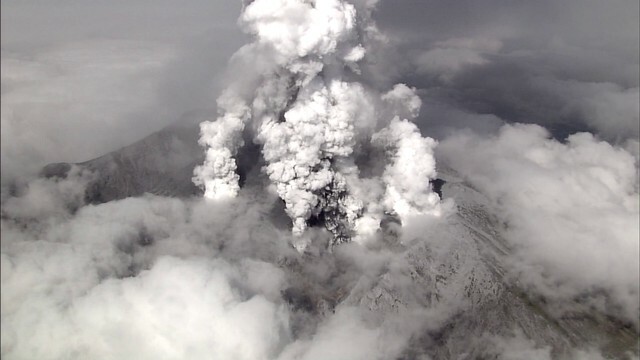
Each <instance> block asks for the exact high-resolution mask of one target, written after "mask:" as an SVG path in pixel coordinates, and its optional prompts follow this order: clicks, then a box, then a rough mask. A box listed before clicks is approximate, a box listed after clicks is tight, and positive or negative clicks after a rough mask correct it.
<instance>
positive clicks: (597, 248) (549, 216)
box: [439, 125, 640, 323]
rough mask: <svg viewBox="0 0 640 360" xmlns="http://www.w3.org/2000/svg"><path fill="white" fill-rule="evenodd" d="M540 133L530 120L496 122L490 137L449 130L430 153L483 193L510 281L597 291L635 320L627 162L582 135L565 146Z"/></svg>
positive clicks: (634, 232) (557, 293)
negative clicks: (508, 259)
mask: <svg viewBox="0 0 640 360" xmlns="http://www.w3.org/2000/svg"><path fill="white" fill-rule="evenodd" d="M548 136H549V135H548V133H547V132H546V131H545V130H544V129H543V128H541V127H539V126H535V125H513V126H511V125H505V126H503V127H502V128H501V130H500V133H499V134H498V135H497V136H495V137H487V138H484V137H480V136H477V135H472V134H461V135H457V136H452V137H451V138H449V139H447V140H445V141H443V142H442V143H441V146H440V148H439V153H440V156H441V157H442V159H444V160H445V161H446V162H448V163H449V164H450V165H451V166H452V167H453V168H454V169H456V170H457V171H459V172H460V173H461V174H462V175H464V176H465V178H467V179H468V181H469V182H470V183H471V184H472V185H474V186H476V187H478V188H479V189H480V191H481V192H483V193H484V194H486V195H488V196H489V197H490V198H491V199H492V200H493V202H494V205H495V206H496V208H497V209H498V211H499V213H500V216H501V217H502V219H503V221H505V223H506V229H505V230H504V231H505V234H506V235H507V237H508V239H509V241H510V244H511V245H512V246H513V249H514V255H515V257H514V258H513V259H512V264H511V266H512V267H513V268H512V270H513V271H515V272H516V273H517V274H518V278H519V280H521V281H522V282H523V283H524V284H526V285H529V286H533V287H534V288H535V289H536V290H537V291H540V292H541V293H542V294H544V295H545V296H548V297H549V298H552V299H554V298H555V299H568V298H573V297H577V296H580V295H587V296H594V297H598V296H600V295H598V294H599V292H600V291H604V292H605V294H607V295H606V297H607V298H608V303H607V305H606V306H605V309H603V310H605V311H610V312H613V313H618V314H622V315H623V316H624V317H625V318H626V319H628V320H629V321H631V322H634V323H635V322H637V316H638V311H639V309H638V302H639V301H640V297H639V289H638V281H639V278H638V276H639V275H638V271H637V270H638V250H639V248H638V247H639V239H640V233H639V231H640V230H639V228H640V226H639V224H638V222H639V219H640V215H639V204H638V199H639V195H638V168H637V165H636V160H635V158H634V157H633V156H632V155H631V154H630V153H628V152H626V151H625V150H624V149H622V148H618V147H614V146H612V145H610V144H608V143H606V142H603V141H599V140H597V139H595V138H594V137H593V136H592V135H591V134H588V133H579V134H574V135H572V136H570V137H569V138H568V139H567V142H566V143H560V142H558V141H555V140H552V139H549V138H548ZM595 303H596V302H595V301H594V303H593V304H595Z"/></svg>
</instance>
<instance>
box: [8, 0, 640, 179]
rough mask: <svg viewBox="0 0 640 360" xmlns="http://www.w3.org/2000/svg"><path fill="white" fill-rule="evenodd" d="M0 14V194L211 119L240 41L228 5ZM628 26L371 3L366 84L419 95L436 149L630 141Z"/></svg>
mask: <svg viewBox="0 0 640 360" xmlns="http://www.w3.org/2000/svg"><path fill="white" fill-rule="evenodd" d="M1 6H2V43H1V48H2V103H3V107H2V160H3V161H2V169H3V175H2V177H3V179H5V180H6V179H7V178H8V177H9V176H13V175H16V176H17V175H20V174H25V173H33V172H34V171H36V170H37V169H38V168H39V167H40V166H42V165H44V164H46V163H48V162H53V161H82V160H87V159H90V158H93V157H95V156H98V155H101V154H103V153H105V152H107V151H110V150H113V149H115V148H118V147H120V146H123V145H126V144H128V143H131V142H133V141H135V140H137V139H139V138H141V137H143V136H144V135H146V134H148V133H151V132H153V131H155V130H158V129H159V128H161V127H163V126H165V125H166V124H169V123H171V122H174V121H177V119H179V117H180V115H182V114H183V113H184V112H188V111H191V110H196V109H203V108H208V109H211V108H212V105H213V104H214V99H215V98H216V96H217V94H218V92H219V89H220V86H221V84H224V83H226V82H228V81H227V80H224V81H223V80H222V75H223V73H224V69H225V66H226V63H227V61H228V59H229V57H230V55H231V54H232V53H233V52H234V51H235V50H236V49H237V48H239V47H240V46H241V45H242V44H243V43H245V42H246V40H247V37H246V36H245V35H243V34H242V33H241V32H240V30H239V29H238V27H237V26H236V18H237V17H238V15H239V12H240V2H235V1H189V2H179V1H170V0H163V1H141V0H134V1H115V2H114V1H102V0H100V1H91V2H89V1H71V0H67V1H56V2H43V1H29V0H27V1H5V2H3V3H2V5H1ZM637 14H638V2H637V1H634V0H614V1H608V2H606V3H605V2H602V1H591V0H589V1H577V0H570V1H564V2H561V3H558V2H557V1H546V0H545V1H536V2H529V1H504V0H488V1H482V2H476V1H457V2H443V1H411V0H401V1H390V0H387V1H381V2H380V4H379V5H378V11H377V12H376V13H375V15H374V16H375V19H376V20H377V22H378V25H379V27H380V28H381V30H382V32H383V33H384V34H386V35H387V36H388V37H389V43H388V48H387V49H386V50H385V51H383V52H382V54H381V56H380V57H379V58H378V60H377V61H379V63H380V69H379V72H378V74H377V76H379V77H380V78H381V80H380V81H381V82H386V83H394V82H398V81H402V82H405V83H407V84H408V85H410V86H415V87H417V88H418V89H419V92H420V94H421V96H422V99H423V102H424V106H423V108H422V112H421V117H420V119H419V123H420V126H421V127H422V128H423V130H426V131H429V132H430V135H432V136H436V137H442V136H444V135H446V134H449V133H450V131H451V129H452V128H460V127H469V128H472V129H475V130H477V131H490V132H491V131H495V129H497V127H498V126H499V125H500V124H501V123H502V122H530V123H538V124H543V125H544V126H547V127H548V128H550V129H551V131H552V132H553V133H554V134H556V135H557V136H559V137H560V138H564V137H565V136H566V135H568V134H569V133H572V132H575V131H577V130H591V131H594V132H597V133H599V134H601V135H602V136H603V137H605V138H607V139H610V140H613V141H620V140H624V139H625V138H628V137H631V138H638V135H639V130H638V101H637V100H638V81H639V80H638V76H639V75H638V71H639V70H638V66H639V65H638V64H639V61H638V52H639V49H638V42H639V41H638V32H639V30H638V18H637ZM230 76H233V74H230ZM386 85H387V84H385V86H386ZM478 115H480V116H478Z"/></svg>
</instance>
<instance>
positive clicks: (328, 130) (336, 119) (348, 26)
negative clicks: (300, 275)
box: [194, 0, 440, 248]
mask: <svg viewBox="0 0 640 360" xmlns="http://www.w3.org/2000/svg"><path fill="white" fill-rule="evenodd" d="M374 3H375V2H374V1H371V0H368V1H367V0H361V1H340V0H316V1H311V0H306V1H305V0H256V1H253V2H250V3H249V4H248V5H246V6H245V7H244V9H243V12H242V15H241V17H240V20H239V23H240V25H241V26H242V28H243V29H244V30H245V31H246V32H248V33H249V34H251V35H253V36H254V39H255V40H254V42H252V43H250V44H248V45H245V46H244V47H243V48H241V49H240V50H238V52H237V53H236V54H235V55H234V57H233V58H232V66H235V68H236V69H238V71H236V72H234V74H235V73H237V77H236V80H235V81H234V82H232V83H231V84H229V86H228V87H227V89H226V90H225V91H224V92H223V94H222V95H221V96H220V98H219V99H218V107H219V111H220V116H219V117H218V119H217V120H216V121H214V122H204V123H202V124H201V139H200V143H201V144H202V145H203V146H205V147H206V149H207V150H206V160H205V162H204V164H202V165H201V166H198V167H197V168H196V169H195V177H194V182H195V183H196V184H197V185H200V186H202V187H204V189H205V196H206V197H207V198H211V199H221V198H232V197H235V196H236V195H237V194H238V191H239V189H240V187H239V184H238V181H239V176H238V175H237V173H236V170H237V166H236V161H235V159H234V156H235V155H236V153H237V151H238V149H239V148H240V147H241V146H243V143H242V139H243V132H245V131H248V132H249V133H250V134H252V135H253V136H254V141H255V142H256V143H258V144H261V145H262V154H263V157H264V160H265V162H266V166H265V167H264V168H263V170H264V172H266V174H267V175H268V176H269V179H270V180H271V181H272V183H273V185H274V188H275V190H276V191H277V193H278V195H279V196H280V197H281V198H282V199H283V200H284V202H285V204H286V212H287V214H288V215H289V216H290V217H291V220H292V223H293V225H292V231H293V233H294V235H296V238H297V239H299V240H300V241H299V242H297V244H296V245H297V246H298V247H299V248H304V246H305V241H304V239H305V237H304V232H305V229H306V228H307V226H308V222H309V220H310V219H311V218H315V219H319V220H321V221H322V222H323V223H324V225H325V227H326V228H327V229H328V230H329V231H331V233H332V234H333V237H334V243H340V242H343V241H348V240H350V239H356V240H360V239H365V238H366V237H367V236H369V235H371V234H373V233H375V232H376V231H377V229H378V228H379V227H380V221H381V219H382V218H383V216H385V213H387V214H395V215H397V216H399V217H400V218H401V220H402V219H403V218H406V217H408V216H411V215H415V214H422V213H426V214H433V215H438V214H439V211H440V210H439V199H438V196H437V195H436V194H434V193H433V192H432V191H431V189H430V187H429V180H430V179H432V178H434V177H435V175H436V173H435V161H434V158H433V155H432V150H433V147H434V146H435V144H436V143H435V141H434V140H432V139H429V138H423V137H422V136H421V135H420V132H419V131H418V128H417V127H416V126H415V125H414V124H413V123H410V122H409V121H408V120H405V119H411V118H414V117H415V116H417V114H418V110H419V108H420V99H419V98H418V97H417V96H416V95H415V93H414V90H413V89H410V88H408V87H407V86H405V85H402V84H399V85H396V86H395V87H394V88H393V89H392V90H391V91H389V92H388V93H385V94H380V93H378V92H376V91H375V90H374V89H372V88H371V87H368V86H366V85H365V84H364V83H363V82H362V81H360V80H361V79H360V77H361V75H360V73H361V72H360V65H361V63H363V62H364V61H366V58H365V57H366V55H367V49H369V48H370V47H371V46H373V44H375V43H376V42H377V41H380V39H381V36H380V34H379V33H378V30H377V28H376V27H375V24H374V23H373V21H372V20H371V16H370V15H371V11H372V9H373V6H374V5H375V4H374ZM401 118H402V120H401ZM247 125H248V126H247ZM245 128H247V129H245ZM371 149H378V152H379V153H382V154H384V158H383V159H381V161H383V162H384V164H383V165H382V166H383V167H384V166H386V168H384V170H383V171H382V173H380V174H375V172H373V175H368V176H366V177H363V176H361V170H362V169H359V168H358V166H357V165H356V164H357V162H356V159H358V158H362V157H363V156H364V157H366V156H367V154H366V153H363V152H365V151H370V150H371Z"/></svg>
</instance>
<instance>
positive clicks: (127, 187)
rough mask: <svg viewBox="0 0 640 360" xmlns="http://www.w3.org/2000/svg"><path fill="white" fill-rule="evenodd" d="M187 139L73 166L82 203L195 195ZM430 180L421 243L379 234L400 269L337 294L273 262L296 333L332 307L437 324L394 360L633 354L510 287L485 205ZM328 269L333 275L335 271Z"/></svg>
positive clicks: (581, 318)
mask: <svg viewBox="0 0 640 360" xmlns="http://www.w3.org/2000/svg"><path fill="white" fill-rule="evenodd" d="M197 138H198V126H197V122H196V121H186V122H184V123H182V124H176V125H173V126H170V127H167V128H165V129H163V130H161V131H159V132H156V133H154V134H152V135H150V136H148V137H146V138H144V139H142V140H140V141H138V142H136V143H134V144H132V145H129V146H127V147H124V148H122V149H120V150H117V151H114V152H111V153H109V154H106V155H104V156H101V157H99V158H96V159H93V160H90V161H86V162H83V163H79V164H77V165H78V166H80V167H82V168H85V169H88V170H91V171H92V172H93V173H94V174H95V180H94V181H93V182H92V183H91V184H90V186H89V187H88V189H87V192H86V201H87V202H88V203H102V202H108V201H111V200H116V199H122V198H126V197H130V196H140V195H142V194H144V193H152V194H156V195H162V196H169V197H190V196H195V195H199V194H200V193H201V191H200V189H198V188H197V187H196V186H194V185H193V183H192V181H191V177H192V169H193V167H194V166H195V165H196V164H198V163H201V162H202V154H203V151H202V149H201V148H200V146H199V145H198V143H197ZM256 151H257V149H255V148H249V150H247V151H245V153H244V154H241V155H240V157H239V168H240V173H241V176H242V177H243V178H247V177H246V174H247V173H248V172H254V173H259V167H260V163H259V161H258V160H255V159H257V158H259V156H255V155H256ZM70 167H71V165H70V164H64V163H61V164H51V165H48V166H46V167H45V168H44V169H43V171H42V175H43V176H45V177H56V176H57V177H64V176H65V174H66V172H67V171H68V170H69V169H70ZM439 177H440V181H439V183H440V184H443V185H442V188H441V192H442V197H443V198H444V199H453V201H454V202H455V212H454V214H453V215H451V216H450V217H449V218H448V219H447V220H446V221H445V223H443V224H440V225H436V226H435V227H434V228H433V229H432V232H431V233H429V234H426V235H424V236H426V237H429V239H428V240H427V241H415V242H405V243H401V242H399V241H398V237H397V236H396V234H395V233H394V231H397V229H395V228H394V223H393V222H391V223H390V224H388V226H386V230H385V235H384V241H385V244H386V245H385V246H387V247H388V250H389V251H391V252H392V253H394V254H395V256H396V257H397V258H398V259H400V260H401V261H400V263H401V264H402V266H401V267H400V268H399V269H398V268H388V269H386V270H383V271H380V272H379V274H377V276H376V277H363V278H359V279H355V280H353V281H351V282H349V285H348V286H347V287H346V288H345V287H342V288H339V289H337V288H335V286H334V285H333V284H331V283H316V282H314V281H313V280H311V279H310V278H309V277H307V276H306V275H305V274H304V272H300V270H299V269H300V266H299V262H300V261H314V260H313V259H312V258H309V256H311V255H305V256H307V259H306V260H302V259H291V260H290V261H283V262H282V264H281V266H282V268H283V269H285V271H287V272H288V273H289V274H290V276H291V277H293V278H296V279H297V280H296V281H295V282H294V284H295V285H294V286H292V287H291V288H290V289H288V290H287V291H285V292H283V299H284V300H285V301H286V302H288V303H289V304H290V307H291V309H292V311H293V312H294V314H297V316H298V317H297V321H298V322H299V326H300V327H304V323H305V321H306V320H305V319H308V318H309V317H316V318H321V317H322V316H323V314H324V313H327V312H331V311H333V309H335V307H336V306H337V305H338V304H349V305H353V306H356V307H360V308H362V309H366V310H369V311H373V312H379V313H381V314H384V313H391V312H402V311H403V309H416V308H423V309H429V310H432V311H433V312H435V313H438V314H441V316H440V321H436V322H434V323H432V324H431V325H430V326H429V327H427V328H424V329H420V331H418V334H420V335H419V336H413V337H412V338H411V341H410V344H409V346H408V347H407V348H406V349H405V351H404V352H403V358H405V359H415V358H420V357H421V356H425V355H426V356H430V357H432V358H434V359H477V358H487V359H490V358H497V355H496V354H494V353H492V350H491V349H490V348H489V347H488V346H487V343H488V341H487V336H509V334H512V333H513V331H514V330H517V331H519V332H521V333H522V334H524V336H525V337H526V338H527V339H530V340H531V341H533V342H534V343H535V344H536V346H537V347H550V349H551V350H550V351H551V354H552V356H553V357H560V358H561V357H563V356H565V355H568V354H569V352H570V351H571V349H574V348H586V347H592V346H595V347H598V348H600V349H601V351H602V352H603V354H604V355H606V356H610V357H612V358H624V357H625V356H626V354H627V353H628V352H632V353H635V354H637V353H638V342H637V340H638V332H637V330H636V329H635V328H633V327H632V326H630V325H627V324H624V323H622V322H620V321H618V320H616V319H613V318H610V317H607V316H605V315H602V314H599V313H597V312H594V311H593V310H592V309H589V308H587V307H586V306H584V305H582V304H580V303H579V302H575V303H572V304H563V307H564V308H565V309H566V308H567V306H568V308H570V309H571V311H568V312H567V311H564V312H562V313H557V312H556V311H555V310H554V309H555V308H556V305H557V304H550V303H548V302H546V301H545V299H543V298H541V297H539V296H536V295H535V294H530V293H528V292H527V291H526V290H525V289H523V288H521V287H519V285H518V283H517V282H516V281H515V280H513V279H511V278H510V277H509V276H508V271H507V269H506V266H505V261H506V259H507V257H508V254H509V252H510V248H509V244H508V242H507V241H506V240H505V239H504V238H503V237H502V236H501V230H502V226H503V225H502V224H501V223H500V221H499V220H498V219H497V217H496V216H494V215H493V212H492V209H491V205H490V202H489V201H488V199H487V198H486V197H485V196H484V195H483V194H481V193H479V192H478V191H476V190H475V189H474V188H473V187H472V186H470V185H469V184H468V183H466V182H465V181H464V180H463V179H462V178H461V177H460V176H458V175H457V173H456V172H455V170H453V169H450V168H448V167H447V166H446V165H445V164H439ZM248 181H249V183H248V185H247V186H261V185H260V184H259V180H251V179H249V180H248ZM251 181H256V183H253V184H252V183H250V182H251ZM276 211H278V209H276ZM279 211H283V210H282V209H279ZM394 229H395V230H394ZM443 244H446V245H443ZM323 256H331V255H330V254H325V255H323ZM296 264H298V265H296ZM336 269H337V270H335V271H338V272H339V271H340V267H339V266H338V267H337V268H336ZM407 282H409V285H407ZM407 289H411V290H410V291H408V290H407ZM293 323H294V325H295V323H296V318H294V321H293Z"/></svg>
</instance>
